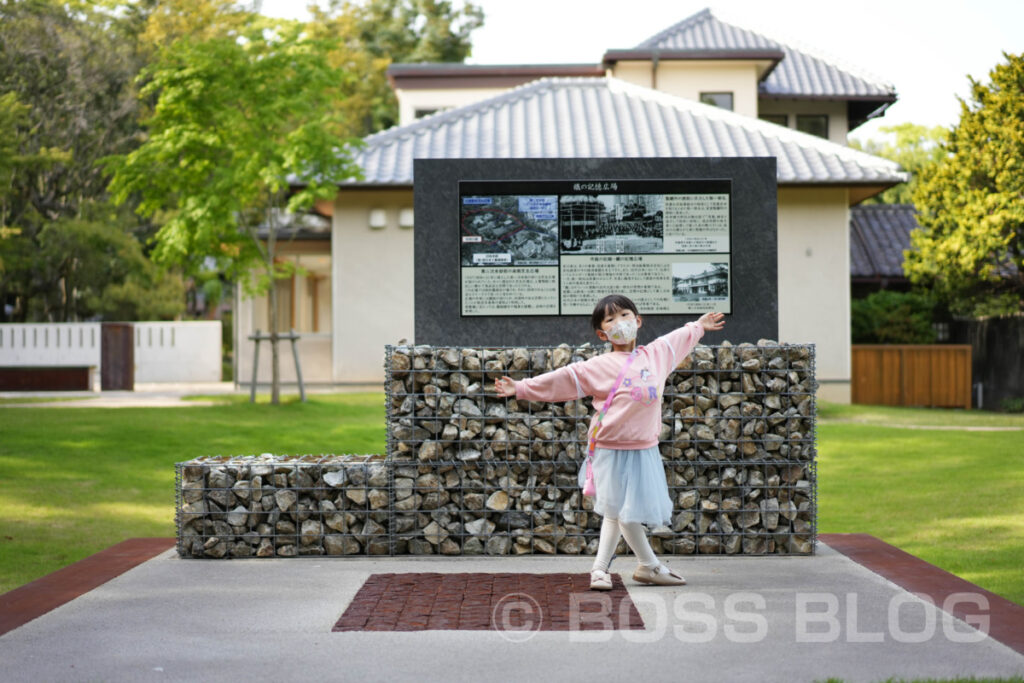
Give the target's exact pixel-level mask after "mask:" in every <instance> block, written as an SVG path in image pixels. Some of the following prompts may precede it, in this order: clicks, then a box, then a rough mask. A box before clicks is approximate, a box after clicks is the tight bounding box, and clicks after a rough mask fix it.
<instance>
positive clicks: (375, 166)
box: [356, 78, 907, 185]
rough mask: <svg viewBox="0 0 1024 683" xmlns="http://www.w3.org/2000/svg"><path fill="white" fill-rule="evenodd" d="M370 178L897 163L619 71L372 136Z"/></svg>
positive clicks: (815, 168) (826, 168)
mask: <svg viewBox="0 0 1024 683" xmlns="http://www.w3.org/2000/svg"><path fill="white" fill-rule="evenodd" d="M364 141H365V143H366V146H365V148H364V149H363V150H362V151H361V152H360V153H359V154H358V155H357V156H356V160H357V162H358V163H359V164H360V165H361V166H362V168H363V170H364V174H365V180H364V181H363V183H365V184H398V185H405V184H411V183H412V162H413V159H414V158H442V159H463V158H485V159H495V158H516V157H520V158H522V157H525V158H556V157H565V158H583V157H688V156H693V157H716V156H725V157H744V156H774V157H776V159H777V160H778V165H777V167H778V180H779V183H782V184H785V183H790V184H802V183H810V184H821V183H832V184H878V185H891V184H895V183H898V182H903V181H905V180H906V179H907V176H906V174H905V173H903V172H902V171H900V168H899V165H898V164H896V163H894V162H892V161H888V160H886V159H881V158H879V157H875V156H872V155H870V154H866V153H864V152H860V151H858V150H854V149H851V148H849V147H846V146H844V145H838V144H836V143H833V142H829V141H828V140H825V139H822V138H819V137H815V136H813V135H807V134H805V133H800V132H798V131H796V130H793V129H790V128H785V127H782V126H777V125H775V124H772V123H768V122H766V121H760V120H758V119H754V118H751V117H747V116H743V115H740V114H736V113H733V112H730V111H726V110H724V109H719V108H717V107H712V106H709V105H705V104H701V103H699V102H695V101H693V100H688V99H684V98H681V97H676V96H674V95H668V94H666V93H663V92H658V91H655V90H651V89H649V88H643V87H640V86H636V85H632V84H630V83H626V82H625V81H621V80H618V79H615V78H545V79H540V80H537V81H533V82H532V83H528V84H527V85H523V86H520V87H518V88H515V89H513V90H510V91H508V92H505V93H502V94H500V95H497V96H495V97H492V98H490V99H487V100H484V101H481V102H477V103H474V104H470V105H466V106H463V107H459V108H457V109H452V110H449V111H445V112H441V113H438V114H434V115H432V116H428V117H426V118H423V119H420V120H418V121H415V122H413V123H410V124H407V125H405V126H399V127H395V128H391V129H389V130H387V131H384V132H381V133H377V134H375V135H371V136H369V137H367V138H365V139H364Z"/></svg>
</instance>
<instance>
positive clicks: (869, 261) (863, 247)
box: [850, 204, 918, 279]
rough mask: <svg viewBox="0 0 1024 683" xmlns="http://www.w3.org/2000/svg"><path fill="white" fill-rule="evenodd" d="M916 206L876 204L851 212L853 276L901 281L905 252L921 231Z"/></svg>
mask: <svg viewBox="0 0 1024 683" xmlns="http://www.w3.org/2000/svg"><path fill="white" fill-rule="evenodd" d="M917 227H918V224H917V211H916V210H915V209H914V206H913V205H912V204H872V205H864V206H854V207H853V208H851V209H850V275H851V277H854V278H867V279H878V278H887V279H899V278H904V277H905V276H904V274H903V250H904V249H909V248H910V232H911V231H912V230H914V228H917Z"/></svg>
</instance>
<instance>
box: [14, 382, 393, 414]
mask: <svg viewBox="0 0 1024 683" xmlns="http://www.w3.org/2000/svg"><path fill="white" fill-rule="evenodd" d="M380 390H381V388H380V385H379V384H356V385H339V386H326V387H325V386H316V387H307V388H306V394H307V395H309V394H318V393H349V392H364V391H380ZM257 393H258V394H259V395H267V394H269V393H270V390H269V389H268V388H264V387H260V388H259V389H258V390H257ZM226 394H242V395H245V396H248V395H249V390H248V389H236V388H235V385H234V384H233V383H232V382H197V383H181V384H172V383H167V384H136V385H135V391H103V392H96V391H49V392H42V391H35V392H28V391H26V392H11V391H7V392H0V398H3V399H17V398H32V399H39V398H46V399H53V400H52V401H48V402H38V401H33V402H26V403H17V402H13V403H0V408H187V407H189V406H209V405H215V404H216V401H215V400H208V401H195V400H191V401H186V400H184V398H185V397H186V396H197V395H201V396H207V395H214V396H216V395H226ZM282 394H296V395H297V394H298V388H296V387H293V386H289V387H287V388H286V389H285V390H283V391H282ZM66 399H74V400H66Z"/></svg>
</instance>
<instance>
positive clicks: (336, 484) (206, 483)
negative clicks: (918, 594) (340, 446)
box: [175, 342, 817, 558]
mask: <svg viewBox="0 0 1024 683" xmlns="http://www.w3.org/2000/svg"><path fill="white" fill-rule="evenodd" d="M602 352H603V349H601V348H597V347H593V346H591V345H589V344H585V345H583V346H578V347H575V348H572V347H569V346H567V345H562V346H558V347H492V348H469V347H431V346H388V347H387V348H386V351H385V374H386V379H385V394H386V395H385V402H386V415H387V417H386V428H387V432H386V439H387V454H386V455H320V456H312V455H307V456H276V455H271V454H264V455H260V456H244V457H222V456H216V457H204V458H197V459H194V460H190V461H188V462H182V463H177V465H176V471H175V478H176V483H177V487H176V490H177V501H176V517H175V519H176V524H177V529H178V537H177V550H178V553H179V555H181V556H182V557H202V558H231V557H298V556H318V555H341V556H355V555H404V554H413V555H424V554H447V555H460V554H488V555H520V554H549V555H554V554H583V555H592V554H594V553H596V552H597V545H598V538H599V535H600V525H601V520H600V518H599V516H598V515H597V514H595V513H594V510H593V499H591V498H587V497H584V496H583V495H582V493H581V491H580V486H579V473H580V468H581V465H582V464H583V461H584V460H583V459H584V457H585V455H586V436H587V431H588V428H589V425H590V420H591V418H592V416H593V414H594V406H593V405H592V404H591V403H590V402H589V401H584V400H575V401H568V402H563V403H540V402H530V401H522V400H515V399H512V398H501V397H498V396H497V395H496V394H495V392H494V380H495V379H496V378H498V377H500V376H502V375H506V374H507V375H510V376H512V377H513V378H516V379H521V378H526V377H532V376H536V375H538V374H541V373H544V372H548V371H550V370H553V369H555V368H559V367H563V366H565V365H567V364H569V363H572V362H576V361H583V360H587V359H589V358H592V357H593V356H595V355H596V354H599V353H602ZM814 370H815V368H814V347H813V345H779V344H776V343H774V342H759V344H757V345H753V344H740V345H738V346H731V345H729V344H728V343H726V344H722V345H720V346H698V347H697V348H696V349H695V350H694V351H693V353H691V354H690V355H689V356H688V357H687V358H686V359H685V360H684V362H683V363H682V364H681V365H680V366H679V367H678V368H677V369H676V370H675V371H674V372H673V373H672V374H671V375H670V376H669V377H668V380H667V381H666V384H665V389H664V394H663V396H662V424H661V433H660V435H659V442H660V445H659V449H660V451H661V455H662V462H663V465H664V467H665V476H666V481H667V483H668V489H669V496H670V498H671V500H672V503H673V511H672V516H671V523H670V524H668V525H666V526H659V527H655V528H652V529H650V540H651V546H652V548H653V550H654V551H655V552H656V553H659V554H701V555H704V554H727V555H768V554H801V555H803V554H813V553H814V548H815V539H816V537H817V479H816V467H815V459H816V453H817V451H816V442H815V399H814V394H815V389H816V382H815V376H814ZM618 552H619V554H624V553H626V552H628V548H627V546H626V544H625V542H624V541H620V544H619V548H618Z"/></svg>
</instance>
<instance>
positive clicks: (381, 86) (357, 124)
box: [308, 0, 484, 136]
mask: <svg viewBox="0 0 1024 683" xmlns="http://www.w3.org/2000/svg"><path fill="white" fill-rule="evenodd" d="M312 14H313V18H312V20H311V21H310V23H309V26H308V29H309V31H310V32H311V33H312V34H314V35H331V36H337V37H339V38H340V41H339V43H338V45H337V47H336V48H335V49H334V50H333V51H332V54H331V61H332V63H333V64H334V65H335V66H337V67H339V68H344V69H347V70H349V71H352V72H353V73H359V74H360V75H361V78H360V79H359V80H358V81H357V82H355V83H353V84H352V85H353V87H352V89H350V91H349V92H348V93H347V94H348V97H347V98H346V101H345V102H344V103H343V104H342V106H343V107H344V108H345V110H346V112H347V114H348V120H349V122H350V125H351V126H352V128H351V130H350V133H351V134H352V135H357V136H363V135H368V134H370V133H375V132H377V131H380V130H383V129H385V128H389V127H391V126H393V125H395V124H396V123H398V100H397V99H395V94H394V90H392V88H391V85H390V84H389V83H388V79H387V69H388V66H390V65H391V64H392V63H398V62H462V61H464V60H465V59H466V57H468V56H469V55H470V52H471V49H472V43H471V41H470V34H472V32H473V31H475V30H476V29H477V28H479V27H480V26H482V25H483V20H484V15H483V11H482V10H481V9H480V8H479V7H477V6H475V5H473V4H472V3H469V2H467V3H465V4H464V5H463V7H462V8H461V9H456V8H455V7H454V6H453V5H452V3H451V2H450V1H449V0H366V1H365V2H360V3H356V2H348V1H344V0H332V2H331V3H330V4H329V5H328V7H327V9H325V10H320V9H318V8H316V7H314V8H313V11H312Z"/></svg>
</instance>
